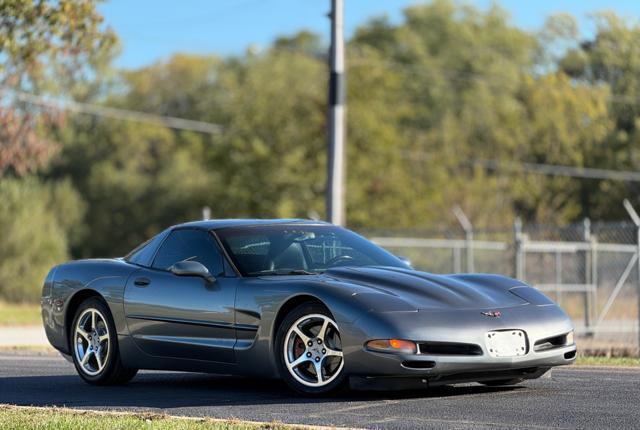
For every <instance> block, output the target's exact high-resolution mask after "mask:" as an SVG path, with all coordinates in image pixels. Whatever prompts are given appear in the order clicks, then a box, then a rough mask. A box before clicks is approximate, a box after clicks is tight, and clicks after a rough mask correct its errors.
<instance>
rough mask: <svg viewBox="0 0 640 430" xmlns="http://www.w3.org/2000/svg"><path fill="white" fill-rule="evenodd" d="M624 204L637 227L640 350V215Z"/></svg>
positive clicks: (627, 203)
mask: <svg viewBox="0 0 640 430" xmlns="http://www.w3.org/2000/svg"><path fill="white" fill-rule="evenodd" d="M622 204H623V205H624V208H625V209H626V210H627V213H628V214H629V216H630V217H631V219H632V220H633V223H634V224H635V225H636V245H637V247H636V256H637V258H638V262H637V263H636V264H637V266H636V267H637V269H638V279H637V287H638V288H637V290H638V291H637V294H638V297H637V299H638V321H637V323H638V324H637V328H638V348H640V216H638V213H637V212H636V210H635V209H634V208H633V205H632V204H631V202H630V201H629V200H628V199H624V201H623V202H622Z"/></svg>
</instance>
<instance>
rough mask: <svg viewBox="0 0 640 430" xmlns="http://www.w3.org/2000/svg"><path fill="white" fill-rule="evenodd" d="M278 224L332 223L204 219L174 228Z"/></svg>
mask: <svg viewBox="0 0 640 430" xmlns="http://www.w3.org/2000/svg"><path fill="white" fill-rule="evenodd" d="M277 224H301V225H330V224H329V223H327V222H325V221H315V220H308V219H298V218H291V219H210V220H204V221H191V222H185V223H182V224H178V225H176V226H174V227H173V228H179V227H197V228H202V229H206V230H219V229H222V228H229V227H250V226H262V225H277Z"/></svg>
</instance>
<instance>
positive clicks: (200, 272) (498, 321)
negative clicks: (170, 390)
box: [42, 220, 576, 394]
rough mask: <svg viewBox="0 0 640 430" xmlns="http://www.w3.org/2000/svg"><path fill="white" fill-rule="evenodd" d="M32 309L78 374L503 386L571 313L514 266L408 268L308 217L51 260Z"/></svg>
mask: <svg viewBox="0 0 640 430" xmlns="http://www.w3.org/2000/svg"><path fill="white" fill-rule="evenodd" d="M42 317H43V321H44V326H45V330H46V333H47V337H48V338H49V341H50V342H51V344H52V345H53V346H54V347H55V348H57V349H58V350H59V351H60V352H62V353H63V354H64V355H66V356H67V357H69V356H70V358H71V359H72V360H73V362H74V364H75V367H76V369H77V371H78V374H79V375H80V376H81V377H82V379H84V380H85V381H87V382H88V383H90V384H116V383H125V382H127V381H129V380H131V379H132V378H133V377H134V376H135V374H136V372H137V371H138V369H161V370H182V371H195V372H212V373H224V374H241V375H255V376H259V377H274V378H277V377H280V378H282V379H284V381H285V382H286V383H287V384H288V385H289V386H290V387H291V388H293V389H294V390H296V391H299V392H302V393H306V394H320V393H326V392H329V391H331V390H334V389H336V388H338V387H341V386H345V385H346V384H347V382H348V383H350V385H351V386H352V387H354V388H372V389H373V388H384V389H387V388H416V387H428V386H434V385H439V384H452V383H459V382H470V381H475V382H480V383H483V384H487V385H504V384H514V383H517V382H521V381H522V380H524V379H532V378H538V377H540V376H541V375H543V374H544V373H545V372H547V371H548V370H549V369H550V368H551V367H553V366H559V365H563V364H570V363H572V362H573V360H574V359H575V355H576V346H575V344H574V341H573V327H572V325H571V321H570V320H569V318H568V317H567V315H566V314H565V313H564V312H563V311H562V309H560V308H559V307H558V306H557V305H556V304H554V303H553V302H552V301H551V300H549V299H548V298H547V297H545V296H544V295H543V294H541V293H540V292H538V291H537V290H536V289H534V288H531V287H529V286H528V285H526V284H524V283H522V282H520V281H518V280H515V279H510V278H507V277H504V276H498V275H486V274H467V275H434V274H430V273H424V272H419V271H416V270H413V269H412V268H411V267H409V266H408V265H407V263H406V262H404V261H403V260H401V259H399V258H397V257H395V256H393V255H392V254H390V253H388V252H387V251H385V250H383V249H382V248H380V247H378V246H376V245H374V244H373V243H371V242H369V241H367V240H366V239H364V238H363V237H361V236H359V235H357V234H355V233H353V232H351V231H349V230H346V229H343V228H340V227H336V226H333V225H331V224H326V223H323V222H316V221H304V220H217V221H199V222H191V223H186V224H181V225H178V226H174V227H171V228H169V229H167V230H165V231H163V232H161V233H160V234H158V235H156V236H155V237H153V238H152V239H150V240H149V241H147V242H146V243H144V244H142V245H140V246H139V247H138V248H136V249H135V250H133V251H132V252H131V253H129V254H128V255H127V256H126V257H123V258H114V259H96V260H81V261H73V262H70V263H65V264H61V265H59V266H56V267H54V268H53V269H52V270H51V271H50V272H49V274H48V276H47V278H46V280H45V283H44V288H43V293H42Z"/></svg>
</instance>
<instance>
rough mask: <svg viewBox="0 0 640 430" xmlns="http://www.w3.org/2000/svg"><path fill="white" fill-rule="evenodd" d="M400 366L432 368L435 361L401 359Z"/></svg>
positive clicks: (434, 365)
mask: <svg viewBox="0 0 640 430" xmlns="http://www.w3.org/2000/svg"><path fill="white" fill-rule="evenodd" d="M402 367H406V368H407V369H432V368H434V367H436V362H435V361H403V362H402Z"/></svg>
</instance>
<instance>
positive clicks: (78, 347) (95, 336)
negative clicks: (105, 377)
mask: <svg viewBox="0 0 640 430" xmlns="http://www.w3.org/2000/svg"><path fill="white" fill-rule="evenodd" d="M74 337H75V342H74V343H75V348H73V352H74V354H75V358H76V360H78V362H79V363H80V366H81V367H82V371H83V372H85V373H86V374H87V375H89V376H95V375H97V374H98V373H100V372H101V371H102V369H104V368H105V366H106V365H107V360H108V358H109V327H108V326H107V320H106V319H105V317H104V315H102V313H100V311H99V310H97V309H94V308H88V309H85V310H84V311H83V312H82V313H81V314H80V317H79V318H78V319H77V323H76V327H75V336H74Z"/></svg>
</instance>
